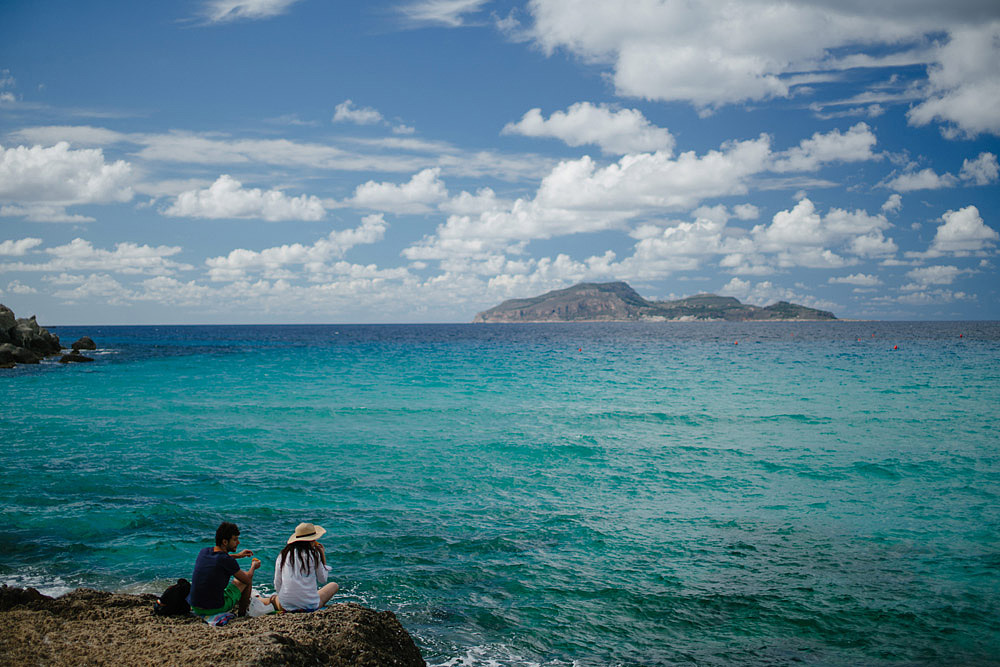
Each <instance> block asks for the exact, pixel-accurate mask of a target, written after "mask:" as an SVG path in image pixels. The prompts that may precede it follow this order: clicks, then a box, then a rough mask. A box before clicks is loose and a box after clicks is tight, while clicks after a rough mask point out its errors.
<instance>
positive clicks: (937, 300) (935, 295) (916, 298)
mask: <svg viewBox="0 0 1000 667" xmlns="http://www.w3.org/2000/svg"><path fill="white" fill-rule="evenodd" d="M975 299H976V296H975V295H974V294H966V293H965V292H953V291H952V290H948V289H936V290H924V291H920V292H912V293H910V294H903V295H902V296H899V297H897V298H896V301H898V302H899V303H905V304H907V305H910V306H931V305H938V304H944V303H953V302H955V301H974V300H975Z"/></svg>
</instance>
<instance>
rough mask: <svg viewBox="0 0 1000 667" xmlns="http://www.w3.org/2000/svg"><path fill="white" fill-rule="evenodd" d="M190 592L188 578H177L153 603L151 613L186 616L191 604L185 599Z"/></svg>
mask: <svg viewBox="0 0 1000 667" xmlns="http://www.w3.org/2000/svg"><path fill="white" fill-rule="evenodd" d="M190 592H191V584H190V583H189V582H188V580H187V579H178V580H177V583H176V584H173V585H172V586H170V587H168V588H167V590H165V591H163V595H161V596H160V597H159V599H158V600H157V601H156V602H155V603H154V604H153V613H154V614H156V615H157V616H187V615H188V614H190V613H191V605H189V604H188V601H187V596H188V593H190Z"/></svg>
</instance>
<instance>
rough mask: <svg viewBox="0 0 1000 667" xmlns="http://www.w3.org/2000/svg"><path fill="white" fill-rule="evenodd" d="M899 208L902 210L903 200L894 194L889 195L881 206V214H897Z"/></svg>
mask: <svg viewBox="0 0 1000 667" xmlns="http://www.w3.org/2000/svg"><path fill="white" fill-rule="evenodd" d="M901 208H903V198H902V197H901V196H900V195H899V194H896V193H893V194H891V195H889V198H888V199H886V200H885V203H884V204H882V212H883V213H899V210H900V209H901Z"/></svg>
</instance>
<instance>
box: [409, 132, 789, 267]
mask: <svg viewBox="0 0 1000 667" xmlns="http://www.w3.org/2000/svg"><path fill="white" fill-rule="evenodd" d="M769 155H770V148H769V139H768V138H767V137H766V136H762V137H760V138H759V139H754V140H750V141H741V142H731V143H727V144H725V145H723V147H722V150H713V151H708V152H707V153H705V154H704V155H701V156H699V155H696V154H695V153H694V152H693V151H692V152H686V153H682V154H680V155H678V156H677V157H676V158H671V157H670V156H669V155H667V154H665V153H639V154H635V155H626V156H624V157H622V158H621V159H620V160H618V161H617V162H614V163H612V164H610V165H607V166H605V167H599V166H598V165H597V163H596V162H595V161H594V160H593V159H592V158H590V157H589V156H584V157H582V158H580V159H578V160H566V161H563V162H560V163H559V164H558V165H557V166H556V167H555V168H554V169H553V170H552V171H551V172H550V173H549V174H548V175H547V176H546V177H545V178H544V179H542V182H541V184H540V186H539V188H538V191H537V193H536V194H535V197H534V199H517V200H515V201H514V202H513V204H510V205H509V206H504V207H497V208H493V209H490V210H487V211H483V212H481V213H479V215H452V216H450V217H449V218H448V219H447V221H446V222H445V223H444V224H443V225H439V226H438V228H437V229H436V230H435V233H434V234H433V235H431V236H428V237H425V238H424V239H423V240H421V241H420V242H418V243H417V244H415V245H414V246H411V247H410V248H407V249H406V250H405V251H404V255H405V256H406V257H407V258H409V259H411V260H428V259H443V258H446V257H450V256H454V255H455V254H456V253H459V254H465V255H475V256H479V255H482V254H483V253H487V254H489V253H492V252H495V251H496V250H498V249H501V248H503V247H504V246H506V245H508V244H510V243H512V242H514V243H524V242H526V241H529V240H532V239H546V238H552V237H554V236H561V235H565V234H576V233H583V232H594V231H602V230H608V229H619V228H621V227H622V226H623V225H624V224H625V222H626V221H627V220H628V219H630V218H632V217H635V216H636V215H639V214H640V213H648V212H652V211H671V210H685V209H688V210H689V209H691V208H693V207H695V206H697V205H698V204H699V203H700V202H701V201H702V200H704V199H708V198H712V197H721V196H725V195H732V194H743V193H745V192H746V191H747V190H748V187H747V181H748V179H749V177H750V176H751V175H753V174H755V173H759V172H760V171H762V170H763V169H764V168H765V167H766V164H767V162H768V157H769Z"/></svg>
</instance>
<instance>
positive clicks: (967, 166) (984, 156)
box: [958, 153, 1000, 185]
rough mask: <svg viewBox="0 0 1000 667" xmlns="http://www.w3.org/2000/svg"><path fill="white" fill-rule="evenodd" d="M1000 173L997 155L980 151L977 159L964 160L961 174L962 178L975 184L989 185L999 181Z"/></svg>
mask: <svg viewBox="0 0 1000 667" xmlns="http://www.w3.org/2000/svg"><path fill="white" fill-rule="evenodd" d="M998 174H1000V165H998V164H997V156H996V155H994V154H993V153H980V154H979V157H977V158H976V159H975V160H963V161H962V171H960V172H959V174H958V175H959V176H960V177H961V178H962V180H965V181H972V182H973V183H974V184H975V185H989V184H990V183H996V182H997V176H998Z"/></svg>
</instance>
